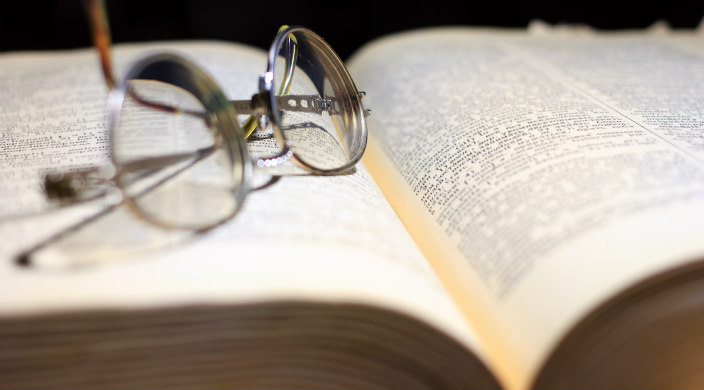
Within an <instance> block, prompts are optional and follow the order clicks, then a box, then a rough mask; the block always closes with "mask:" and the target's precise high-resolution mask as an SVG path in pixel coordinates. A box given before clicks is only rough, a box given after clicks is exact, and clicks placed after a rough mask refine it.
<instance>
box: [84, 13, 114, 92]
mask: <svg viewBox="0 0 704 390" xmlns="http://www.w3.org/2000/svg"><path fill="white" fill-rule="evenodd" d="M84 1H85V5H86V11H87V12H88V19H89V20H90V24H91V37H92V38H93V46H95V48H96V49H97V50H98V54H99V55H100V65H101V67H102V70H103V77H104V78H105V83H106V84H107V86H108V88H109V89H112V87H113V86H114V85H115V78H114V76H113V71H112V58H111V55H110V44H111V39H110V25H109V24H108V18H107V14H106V12H105V3H104V1H103V0H84Z"/></svg>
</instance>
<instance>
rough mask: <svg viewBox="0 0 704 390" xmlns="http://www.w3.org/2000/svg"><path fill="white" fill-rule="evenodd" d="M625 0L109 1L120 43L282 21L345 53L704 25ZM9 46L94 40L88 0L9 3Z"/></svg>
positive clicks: (3, 12)
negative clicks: (450, 34) (503, 34)
mask: <svg viewBox="0 0 704 390" xmlns="http://www.w3.org/2000/svg"><path fill="white" fill-rule="evenodd" d="M650 1H651V2H653V1H654V3H653V4H647V3H648V0H643V1H639V2H636V1H631V2H622V1H621V2H619V1H606V0H597V1H579V2H572V1H565V0H563V1H558V0H542V1H525V2H518V1H515V2H512V1H496V0H486V1H472V2H460V1H450V0H428V1H422V2H411V1H409V2H402V1H386V2H384V1H364V0H362V1H339V0H291V1H279V0H276V1H263V0H250V1H222V0H172V1H149V0H124V1H116V0H115V1H107V7H108V13H109V20H110V24H111V28H112V35H113V40H114V41H115V42H135V41H146V40H171V39H220V40H227V41H237V42H243V43H247V44H251V45H254V46H258V47H261V48H267V47H268V45H269V44H270V43H271V41H272V39H273V38H274V35H275V34H276V32H277V30H278V27H279V26H280V25H281V24H299V25H304V26H307V27H310V28H312V29H313V30H315V31H316V32H318V33H319V34H320V35H322V36H323V37H324V38H325V39H326V40H327V41H328V42H329V43H330V44H331V45H332V46H333V47H334V48H335V49H336V50H337V51H338V53H339V54H340V56H341V57H342V58H343V59H345V58H347V57H348V56H349V55H350V54H351V53H352V52H353V51H354V50H355V49H357V48H358V47H359V46H361V45H362V44H363V43H365V42H367V41H369V40H371V39H372V38H374V37H378V36H380V35H385V34H388V33H392V32H396V31H402V30H407V29H412V28H418V27H425V26H434V25H471V26H498V27H525V26H527V25H528V23H529V22H530V21H531V20H534V19H540V20H543V21H545V22H548V23H580V24H588V25H591V26H593V27H596V28H599V29H606V30H614V29H633V28H645V27H648V26H650V25H652V24H653V23H654V22H656V21H658V20H662V21H666V22H667V23H669V24H670V25H671V26H672V27H673V28H695V27H697V26H698V24H699V22H700V20H701V19H702V17H703V16H704V1H703V0H698V1H694V0H665V1H658V0H650ZM0 4H2V6H1V7H2V8H0V50H2V51H7V50H28V49H39V50H45V49H65V48H74V47H84V46H89V45H90V41H89V33H88V25H87V22H86V17H85V12H84V9H83V3H82V1H81V0H35V1H17V2H12V1H4V2H1V3H0Z"/></svg>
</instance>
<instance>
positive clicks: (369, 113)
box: [364, 109, 372, 116]
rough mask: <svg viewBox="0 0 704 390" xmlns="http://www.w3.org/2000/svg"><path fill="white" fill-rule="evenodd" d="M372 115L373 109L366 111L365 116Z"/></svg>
mask: <svg viewBox="0 0 704 390" xmlns="http://www.w3.org/2000/svg"><path fill="white" fill-rule="evenodd" d="M371 114H372V110H371V109H367V110H366V111H364V116H369V115H371Z"/></svg>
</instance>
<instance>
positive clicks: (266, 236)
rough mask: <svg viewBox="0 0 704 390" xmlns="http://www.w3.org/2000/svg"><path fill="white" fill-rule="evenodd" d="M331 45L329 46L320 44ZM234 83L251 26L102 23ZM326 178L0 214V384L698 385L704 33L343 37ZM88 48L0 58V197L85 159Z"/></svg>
mask: <svg viewBox="0 0 704 390" xmlns="http://www.w3.org/2000/svg"><path fill="white" fill-rule="evenodd" d="M333 44H334V43H333ZM151 50H169V51H176V52H179V53H182V54H184V55H185V56H187V57H189V58H192V59H193V60H194V61H195V62H197V63H198V64H200V65H202V66H203V67H205V68H206V69H207V70H208V72H210V74H211V75H212V76H213V77H214V78H215V80H216V81H217V82H218V83H219V84H220V85H221V86H222V88H223V89H224V90H225V92H226V93H227V94H228V95H229V97H231V98H233V99H241V98H246V97H248V96H251V94H252V93H254V92H256V81H257V76H258V75H259V74H260V73H261V72H263V71H264V68H265V64H266V58H265V53H264V51H262V50H258V49H253V48H250V47H245V46H241V45H237V44H232V43H219V42H189V43H168V44H157V43H155V44H141V45H122V46H118V47H117V48H116V50H115V56H116V62H117V69H118V70H120V69H122V70H124V69H125V67H126V66H127V65H128V64H129V63H130V62H131V61H133V60H134V59H135V58H137V57H139V55H140V53H144V52H147V51H151ZM348 66H349V69H350V72H351V73H352V75H353V76H354V78H355V81H356V84H357V86H358V88H359V89H360V90H364V91H366V92H367V97H366V98H365V100H364V102H365V105H366V107H367V108H370V109H372V111H373V113H372V115H371V116H370V117H369V118H368V125H369V132H370V140H369V146H368V149H367V153H366V155H365V158H364V160H363V163H362V164H358V166H357V169H356V172H355V173H354V174H351V175H342V176H335V177H318V176H303V177H286V178H284V179H282V180H281V181H280V182H278V183H276V184H275V185H273V186H271V187H269V188H267V189H265V190H261V191H257V192H254V193H252V194H250V196H249V197H248V198H247V200H246V201H245V203H244V206H243V208H242V210H241V211H240V212H239V213H238V214H237V215H236V216H235V218H234V219H232V220H231V221H230V222H228V223H226V224H224V225H222V226H220V227H218V228H216V229H214V230H212V231H210V232H208V233H206V234H202V235H193V234H188V233H184V232H164V231H161V230H159V229H156V228H154V227H152V226H150V225H147V224H145V223H144V222H141V221H140V220H138V219H136V218H134V217H133V216H132V215H131V214H130V212H129V211H128V210H124V209H122V208H118V209H117V210H115V211H114V212H111V213H109V214H107V215H106V216H104V217H102V218H99V219H98V220H96V221H94V222H92V223H91V224H89V225H88V226H87V227H85V228H83V229H80V230H77V231H75V232H72V234H69V235H67V236H66V237H65V238H64V239H61V240H59V241H58V242H56V243H53V244H52V245H50V246H48V247H47V248H46V249H44V250H43V251H41V253H38V254H37V256H38V261H39V260H40V261H39V265H40V266H37V267H33V268H30V269H27V268H22V267H18V266H17V265H16V264H15V263H14V262H13V256H14V254H16V253H17V252H19V251H21V250H22V249H23V248H27V247H29V246H31V245H33V243H35V242H37V241H38V240H41V239H42V238H44V237H47V236H50V235H51V234H53V233H54V232H56V231H57V230H60V229H61V228H62V227H64V226H68V225H71V224H72V223H75V222H76V221H79V220H81V219H82V218H87V217H88V216H90V215H92V213H95V212H96V210H98V209H100V207H101V206H100V204H99V203H98V204H96V203H90V204H86V205H84V206H81V207H77V208H74V209H72V210H66V211H60V212H56V213H51V214H49V215H40V216H37V217H34V218H25V219H21V220H20V219H12V220H4V221H3V222H2V224H0V237H2V239H1V240H0V258H2V260H3V261H2V262H1V263H0V387H3V388H20V387H71V388H78V387H91V388H95V387H121V388H124V387H195V386H198V387H325V388H329V387H362V388H368V387H402V388H415V387H430V388H472V387H477V388H491V387H502V388H514V389H520V388H530V387H537V388H544V387H561V388H564V387H612V388H613V387H641V388H642V387H656V386H662V385H667V386H668V387H673V386H676V387H693V386H701V385H702V384H704V373H702V371H701V370H700V368H701V366H702V364H703V363H704V357H703V355H702V353H701V351H702V350H703V349H704V331H703V329H704V264H702V263H701V260H702V259H703V258H704V100H702V97H703V96H704V40H702V39H701V37H698V36H696V35H694V34H693V33H685V32H678V33H675V34H668V35H644V34H642V33H618V34H615V33H614V34H597V33H588V34H582V33H580V34H557V33H556V34H531V33H527V32H525V31H505V30H476V29H463V28H453V29H430V30H421V31H414V32H407V33H404V34H398V35H394V36H389V37H386V38H382V39H379V40H376V41H373V42H371V43H369V44H367V45H366V46H364V47H363V48H362V49H361V50H360V51H359V52H358V53H357V54H356V55H355V56H354V57H353V58H352V59H351V60H350V61H349V62H348ZM100 77H101V76H100V70H99V67H98V62H97V56H96V54H95V53H94V52H93V51H92V50H89V49H85V50H75V51H62V52H53V53H48V52H47V53H5V54H2V55H0V85H2V88H1V89H0V102H1V104H0V183H1V184H0V210H1V211H2V212H3V213H4V214H11V212H12V211H13V210H16V209H32V208H33V207H36V206H37V204H40V203H41V202H42V201H43V200H42V194H41V172H44V171H45V170H47V169H68V168H77V167H83V166H93V165H99V164H101V163H104V162H106V161H107V159H108V155H107V154H108V148H107V142H108V140H107V139H106V133H105V130H106V129H105V110H104V107H105V98H106V94H107V91H106V88H105V86H104V85H103V83H102V82H101V78H100Z"/></svg>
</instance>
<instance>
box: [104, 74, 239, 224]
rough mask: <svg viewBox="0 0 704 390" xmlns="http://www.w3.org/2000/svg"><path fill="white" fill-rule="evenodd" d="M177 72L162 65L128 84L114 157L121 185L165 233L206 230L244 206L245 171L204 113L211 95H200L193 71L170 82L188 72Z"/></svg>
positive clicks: (116, 131)
mask: <svg viewBox="0 0 704 390" xmlns="http://www.w3.org/2000/svg"><path fill="white" fill-rule="evenodd" d="M180 66H181V65H180V64H179V63H176V62H171V61H162V62H158V61H157V62H155V63H152V64H151V65H149V66H147V67H145V68H143V69H142V71H141V72H137V74H135V75H134V76H133V78H131V79H129V80H128V82H127V89H126V93H125V95H124V99H123V102H122V105H121V108H120V114H119V118H118V119H117V122H116V123H115V124H114V127H113V133H112V142H113V150H112V153H113V160H114V161H115V163H116V165H117V166H118V167H119V168H120V171H121V175H120V176H119V177H118V185H120V187H121V188H122V189H123V192H124V193H125V194H126V196H127V197H128V199H129V200H130V201H131V203H132V204H133V205H134V206H135V207H136V208H137V209H138V210H139V211H140V212H141V213H142V214H144V215H145V216H146V217H147V218H149V219H151V220H152V221H155V222H157V223H160V224H163V225H167V226H173V227H189V228H203V227H208V226H211V225H213V224H216V223H218V222H220V221H222V220H224V219H225V218H228V217H229V216H231V215H232V214H234V212H235V211H236V210H237V208H238V207H239V203H240V199H238V198H237V196H236V194H237V192H238V190H239V187H240V186H241V185H242V174H241V171H242V169H241V163H240V162H239V161H234V162H233V156H232V154H231V153H232V152H231V148H230V147H229V144H228V140H227V139H226V137H224V135H223V132H222V130H221V129H218V128H217V127H216V126H215V125H214V123H216V122H217V121H214V120H213V118H215V117H214V116H213V113H212V110H210V109H208V108H207V107H206V106H205V105H206V104H209V101H208V99H211V96H209V95H211V94H212V91H206V92H205V93H203V91H202V88H199V87H198V85H197V84H198V83H197V82H196V81H193V80H194V78H197V76H198V75H197V74H192V73H191V72H195V71H194V70H192V69H188V70H187V71H186V72H184V73H185V74H186V76H185V77H184V76H183V75H181V74H179V75H173V74H172V73H173V72H174V70H177V71H178V70H185V69H180V68H179V67H180ZM171 76H174V77H173V79H174V80H180V81H177V82H178V83H181V84H180V85H176V84H174V83H172V82H171V81H172V77H171ZM223 99H224V98H223ZM235 159H237V156H235Z"/></svg>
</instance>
